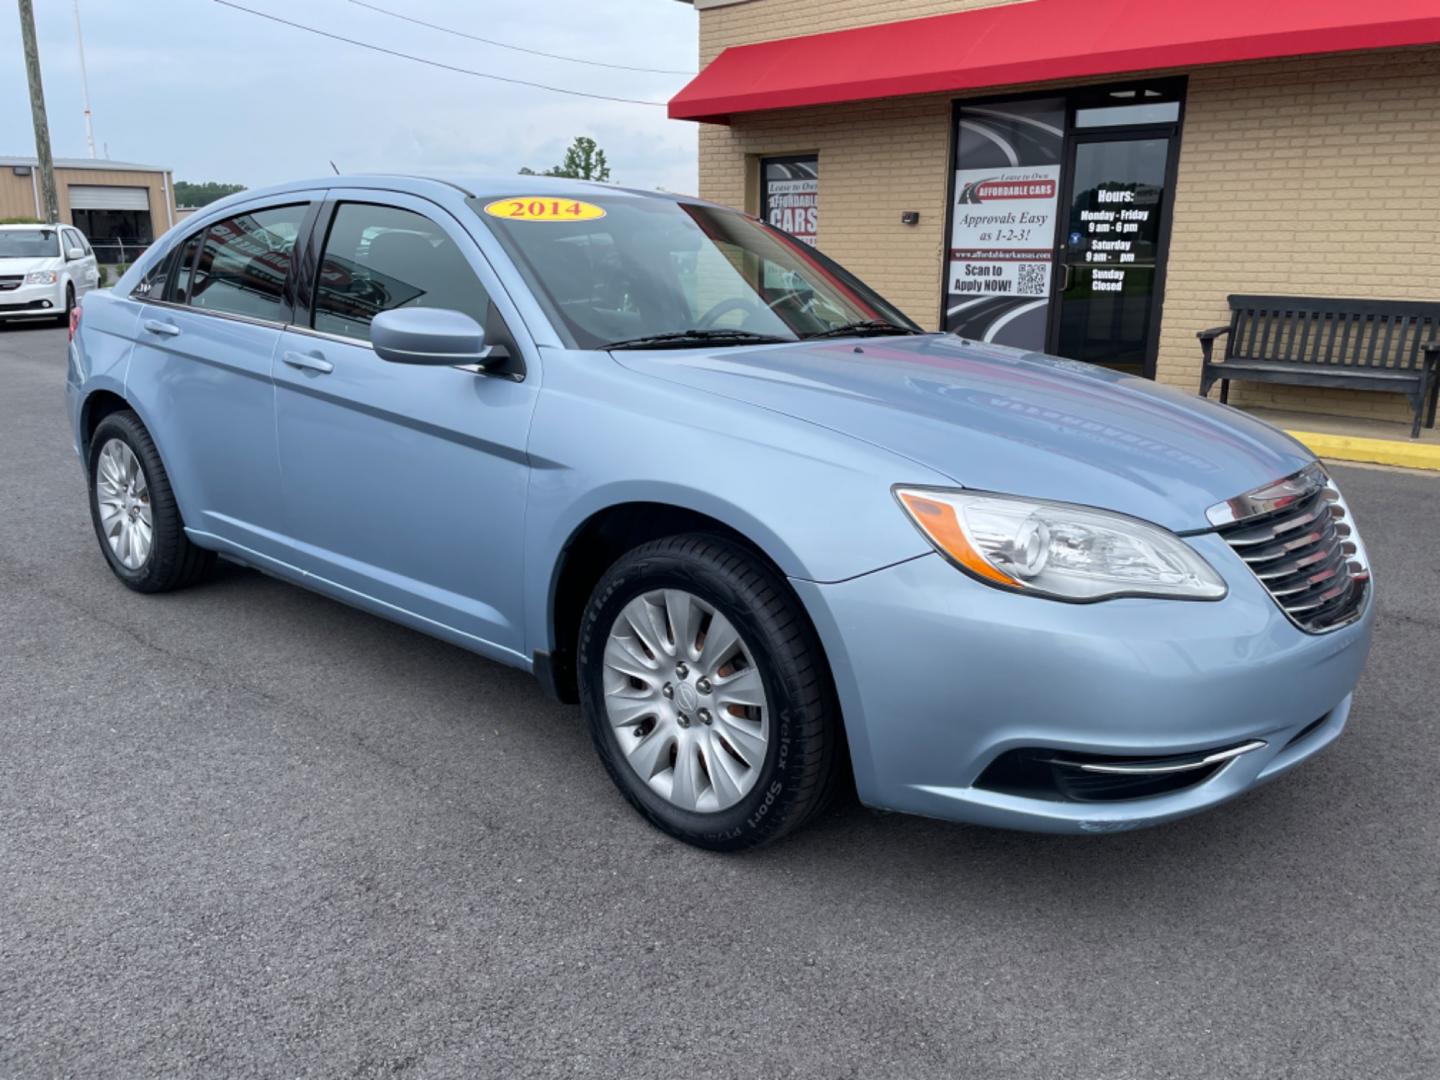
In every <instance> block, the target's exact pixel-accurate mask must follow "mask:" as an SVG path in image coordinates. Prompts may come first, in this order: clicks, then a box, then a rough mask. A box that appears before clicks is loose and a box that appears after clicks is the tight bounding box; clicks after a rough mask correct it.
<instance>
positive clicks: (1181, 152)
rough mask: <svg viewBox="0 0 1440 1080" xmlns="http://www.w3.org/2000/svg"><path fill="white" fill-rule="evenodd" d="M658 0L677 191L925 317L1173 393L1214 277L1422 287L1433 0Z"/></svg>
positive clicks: (1379, 408)
mask: <svg viewBox="0 0 1440 1080" xmlns="http://www.w3.org/2000/svg"><path fill="white" fill-rule="evenodd" d="M686 2H693V3H694V4H695V6H696V7H697V8H698V9H699V20H700V61H701V72H700V74H699V75H698V76H697V77H696V78H695V79H694V80H693V81H692V82H691V83H690V84H689V85H688V86H687V87H685V88H684V89H683V90H682V91H681V92H680V93H679V94H678V95H677V96H676V97H675V98H674V99H673V100H672V102H671V103H670V114H671V116H673V117H677V118H682V119H689V120H695V121H700V122H701V123H702V129H701V133H700V192H701V194H702V195H703V196H705V197H706V198H710V199H714V200H716V201H718V202H722V203H728V204H730V205H734V206H740V207H744V208H746V209H748V210H750V211H751V212H755V213H764V214H766V215H767V216H769V217H770V218H771V219H772V220H775V221H776V222H777V223H779V224H781V225H782V226H783V227H787V228H790V229H791V230H792V231H798V232H800V234H801V235H805V234H806V233H809V234H810V235H811V236H813V238H814V240H815V242H817V243H818V244H819V246H820V247H821V248H822V249H824V250H825V251H826V252H827V253H828V254H830V255H832V256H834V257H835V258H836V259H838V260H839V261H840V262H841V263H843V264H844V265H846V266H848V267H849V268H851V269H852V270H854V271H855V272H856V273H858V274H859V275H860V276H861V277H862V278H864V279H865V280H866V281H868V282H869V283H870V284H872V285H874V286H875V287H876V288H878V289H879V290H880V292H881V293H882V294H884V295H886V296H888V297H889V298H890V299H891V300H893V301H894V302H896V303H897V304H899V305H900V306H901V307H902V308H903V309H904V310H905V311H906V312H907V313H908V314H910V315H911V316H912V317H913V318H915V319H916V320H917V321H920V322H922V323H925V324H928V325H930V326H932V327H936V328H942V327H943V328H945V329H951V330H956V331H958V332H960V333H963V334H965V335H967V336H972V337H977V338H984V339H988V340H993V341H997V342H1001V343H1007V344H1016V345H1020V346H1023V347H1029V348H1039V349H1045V350H1047V351H1050V352H1053V353H1057V354H1059V355H1062V356H1068V357H1071V358H1076V359H1086V360H1092V361H1096V362H1101V363H1107V364H1110V365H1113V366H1118V367H1123V368H1127V369H1129V370H1132V371H1136V372H1140V373H1143V374H1146V375H1149V376H1151V377H1154V378H1157V379H1159V380H1161V381H1163V382H1166V383H1170V384H1173V385H1176V386H1179V387H1184V388H1187V389H1190V390H1195V389H1197V387H1198V383H1199V370H1200V349H1199V347H1198V346H1197V343H1196V340H1195V333H1196V331H1198V330H1200V329H1203V328H1205V327H1208V326H1214V325H1217V324H1222V323H1224V322H1226V321H1227V318H1228V312H1227V305H1226V297H1227V295H1228V294H1231V293H1269V294H1281V295H1298V296H1337V297H1376V298H1387V299H1411V300H1440V184H1437V183H1436V177H1437V176H1440V6H1437V5H1436V4H1435V3H1433V2H1423V0H1369V2H1368V3H1365V4H1355V3H1351V2H1349V0H1311V2H1310V3H1307V4H1303V5H1302V4H1268V5H1267V4H1263V3H1253V2H1244V0H1212V2H1211V3H1209V4H1203V5H1200V4H1193V5H1192V4H1186V5H1180V4H1160V3H1155V2H1153V0H1149V2H1142V0H1020V2H1015V0H998V2H997V0H686ZM787 215H788V216H787ZM807 238H809V237H808V236H807ZM1231 400H1232V402H1233V403H1238V404H1250V405H1265V406H1271V407H1277V408H1283V409H1289V410H1296V411H1309V412H1329V413H1339V414H1345V415H1353V416H1368V417H1375V418H1383V419H1405V418H1407V417H1408V416H1409V406H1408V404H1407V402H1406V400H1405V398H1404V397H1403V396H1401V395H1399V394H1393V395H1392V394H1377V393H1361V392H1356V391H1346V390H1334V389H1316V388H1305V387H1289V386H1275V385H1255V384H1251V385H1245V384H1237V385H1236V387H1235V388H1234V390H1232V396H1231Z"/></svg>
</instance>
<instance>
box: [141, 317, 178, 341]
mask: <svg viewBox="0 0 1440 1080" xmlns="http://www.w3.org/2000/svg"><path fill="white" fill-rule="evenodd" d="M141 325H142V326H144V327H145V329H146V330H149V331H150V333H152V334H159V335H160V336H161V337H174V336H175V335H176V334H178V333H180V327H178V326H176V325H175V324H174V323H168V322H161V321H160V320H159V319H146V320H145V321H144V322H143V323H142V324H141Z"/></svg>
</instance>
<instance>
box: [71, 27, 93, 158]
mask: <svg viewBox="0 0 1440 1080" xmlns="http://www.w3.org/2000/svg"><path fill="white" fill-rule="evenodd" d="M75 45H76V47H78V48H79V50H80V90H81V92H82V93H83V94H84V99H83V100H84V102H85V142H86V143H87V144H88V145H89V147H90V160H92V161H93V160H95V125H94V123H93V122H92V121H91V118H90V77H89V76H88V75H86V74H85V35H84V34H82V33H81V32H80V0H75Z"/></svg>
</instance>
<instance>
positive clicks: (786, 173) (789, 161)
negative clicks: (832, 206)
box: [760, 157, 820, 247]
mask: <svg viewBox="0 0 1440 1080" xmlns="http://www.w3.org/2000/svg"><path fill="white" fill-rule="evenodd" d="M760 167H761V170H762V172H761V176H762V182H761V195H760V216H761V217H762V218H764V219H765V221H766V222H767V223H768V224H770V225H773V226H775V228H777V229H780V230H781V231H782V232H787V233H789V234H790V235H791V236H793V237H795V239H797V240H803V241H804V242H805V243H807V244H809V245H810V246H811V247H814V246H815V236H816V233H817V232H818V225H819V221H820V159H819V158H816V157H790V158H767V159H765V160H764V161H763V162H761V165H760Z"/></svg>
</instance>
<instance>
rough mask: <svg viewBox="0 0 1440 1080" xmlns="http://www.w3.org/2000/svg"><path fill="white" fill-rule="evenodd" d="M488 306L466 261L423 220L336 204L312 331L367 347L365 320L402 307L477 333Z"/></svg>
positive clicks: (432, 224) (362, 206) (378, 208)
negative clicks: (461, 317)
mask: <svg viewBox="0 0 1440 1080" xmlns="http://www.w3.org/2000/svg"><path fill="white" fill-rule="evenodd" d="M489 304H490V299H489V296H488V295H487V294H486V292H485V289H484V286H482V285H481V284H480V279H479V278H477V277H476V276H475V271H474V270H473V269H471V267H470V264H469V262H467V261H466V259H465V255H464V253H463V252H462V251H461V250H460V249H459V248H458V247H457V246H456V244H455V242H454V240H452V239H451V238H450V237H449V236H448V235H447V234H446V232H445V230H444V229H442V228H441V227H440V226H439V225H437V224H435V222H433V221H431V220H430V219H429V218H427V217H425V216H423V215H421V214H416V213H412V212H411V211H409V210H401V209H399V208H398V207H394V206H378V205H375V204H372V203H341V204H340V207H339V208H338V209H337V210H336V211H335V220H334V221H333V222H332V223H331V225H330V235H329V236H328V237H327V238H326V240H325V253H324V255H323V256H322V258H321V260H320V278H319V281H318V283H317V284H316V287H315V303H314V311H313V314H312V318H311V325H312V326H313V327H314V328H315V329H316V330H319V331H321V332H323V333H327V334H338V335H340V336H341V337H350V338H358V339H359V340H361V341H369V340H370V320H371V319H373V318H374V317H375V316H376V315H378V314H380V312H382V311H389V310H391V309H392V308H400V307H428V308H448V309H451V310H453V311H463V312H464V313H465V314H467V315H469V316H471V317H472V318H473V319H474V320H475V321H476V322H478V323H480V324H481V325H482V326H483V325H484V323H485V313H486V309H487V308H488V307H489Z"/></svg>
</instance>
